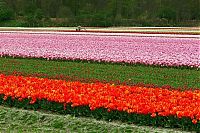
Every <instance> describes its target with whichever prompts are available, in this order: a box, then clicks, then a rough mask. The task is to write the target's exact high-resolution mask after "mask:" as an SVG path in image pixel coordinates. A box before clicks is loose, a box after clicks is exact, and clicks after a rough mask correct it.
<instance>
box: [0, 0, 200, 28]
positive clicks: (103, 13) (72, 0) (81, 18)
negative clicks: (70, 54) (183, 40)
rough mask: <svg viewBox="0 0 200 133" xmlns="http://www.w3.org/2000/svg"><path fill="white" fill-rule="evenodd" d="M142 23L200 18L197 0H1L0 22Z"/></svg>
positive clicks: (68, 23) (174, 22) (186, 20)
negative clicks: (12, 20)
mask: <svg viewBox="0 0 200 133" xmlns="http://www.w3.org/2000/svg"><path fill="white" fill-rule="evenodd" d="M10 19H15V20H16V21H22V22H26V23H28V24H29V25H31V24H32V25H34V24H43V25H46V23H47V22H48V23H49V24H50V25H51V24H53V25H59V24H60V25H63V26H64V25H65V26H73V25H85V26H113V25H125V26H132V25H133V26H134V25H138V26H145V25H150V26H151V25H161V26H162V25H167V24H172V25H173V24H175V25H177V24H181V23H182V22H191V21H193V22H198V20H200V0H0V21H6V20H10Z"/></svg>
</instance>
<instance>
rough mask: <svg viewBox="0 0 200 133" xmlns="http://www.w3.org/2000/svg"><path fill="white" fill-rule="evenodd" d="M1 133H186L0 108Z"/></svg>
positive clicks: (176, 130) (183, 132)
mask: <svg viewBox="0 0 200 133" xmlns="http://www.w3.org/2000/svg"><path fill="white" fill-rule="evenodd" d="M0 132H19V133H20V132H53V133H55V132H59V133H62V132H63V133H65V132H80V133H94V132H95V133H107V132H109V133H118V132H121V133H131V132H134V133H163V132H164V133H174V132H175V133H186V132H185V131H180V130H178V129H167V128H153V127H148V126H136V125H134V124H125V123H121V122H118V121H116V122H106V121H97V120H95V119H92V118H84V117H79V118H77V117H74V116H71V115H65V116H63V115H58V114H56V113H49V112H38V111H28V110H22V109H16V108H8V107H4V106H0Z"/></svg>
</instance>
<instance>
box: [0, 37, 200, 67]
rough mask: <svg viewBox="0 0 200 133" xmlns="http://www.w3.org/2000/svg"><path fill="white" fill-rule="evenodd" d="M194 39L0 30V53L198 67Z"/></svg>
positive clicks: (195, 39)
mask: <svg viewBox="0 0 200 133" xmlns="http://www.w3.org/2000/svg"><path fill="white" fill-rule="evenodd" d="M199 50H200V42H199V39H198V38H169V37H168V38H167V37H138V36H109V35H108V36H105V35H104V36H102V35H61V34H27V33H0V56H5V55H8V56H20V57H36V58H47V59H66V60H75V59H78V60H94V61H106V62H127V63H142V64H149V65H153V64H154V65H164V66H182V65H184V66H191V67H200V61H199V55H200V53H199V52H200V51H199Z"/></svg>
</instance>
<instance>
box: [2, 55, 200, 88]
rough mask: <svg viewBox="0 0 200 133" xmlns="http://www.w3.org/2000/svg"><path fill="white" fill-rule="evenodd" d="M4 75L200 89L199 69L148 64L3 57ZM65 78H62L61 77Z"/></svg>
mask: <svg viewBox="0 0 200 133" xmlns="http://www.w3.org/2000/svg"><path fill="white" fill-rule="evenodd" d="M0 72H1V73H4V74H13V73H16V72H18V73H20V74H22V75H26V74H27V75H28V74H29V75H30V74H31V75H36V76H40V77H54V78H64V79H69V78H70V80H71V79H73V80H84V81H94V79H95V80H100V81H105V82H110V81H111V79H112V81H111V82H116V83H117V82H118V81H120V82H127V83H129V84H135V83H136V84H137V83H145V84H154V85H157V86H163V85H170V86H172V87H181V88H182V89H188V88H200V84H199V83H198V82H199V80H200V77H199V75H200V71H199V70H197V69H196V68H194V69H192V68H190V69H188V68H184V67H183V68H174V67H163V68H162V67H156V66H144V65H119V64H110V63H97V62H92V63H86V62H77V61H74V62H73V61H47V60H44V59H20V58H10V57H9V58H8V57H7V58H4V57H0ZM59 75H62V76H59Z"/></svg>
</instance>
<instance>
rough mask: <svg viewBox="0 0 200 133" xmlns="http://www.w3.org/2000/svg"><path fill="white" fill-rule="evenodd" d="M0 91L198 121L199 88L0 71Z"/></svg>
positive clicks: (94, 106)
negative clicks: (13, 73)
mask: <svg viewBox="0 0 200 133" xmlns="http://www.w3.org/2000/svg"><path fill="white" fill-rule="evenodd" d="M0 94H1V95H4V100H6V99H7V97H12V98H13V99H15V98H17V99H18V100H23V99H27V98H28V99H31V102H30V104H34V103H35V102H36V101H37V100H41V99H46V100H48V101H54V102H58V103H63V105H64V109H66V108H65V107H66V104H69V103H71V104H72V106H73V107H74V106H83V105H85V106H89V107H90V109H91V110H94V109H97V108H101V107H103V108H106V109H108V111H110V110H118V111H126V112H128V113H137V114H151V116H152V117H156V116H157V115H159V116H171V115H173V116H177V117H178V118H182V117H189V118H191V119H192V122H193V123H194V124H196V123H197V122H198V121H199V120H200V90H195V91H184V92H181V91H177V90H167V89H162V88H146V87H138V86H125V85H114V84H109V83H107V84H105V83H100V82H97V83H81V82H67V81H64V80H53V79H47V78H36V77H23V76H6V75H3V74H0Z"/></svg>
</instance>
